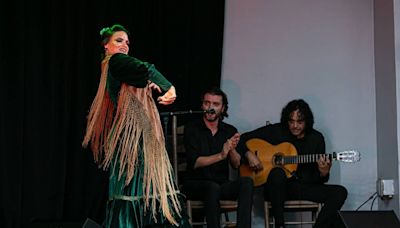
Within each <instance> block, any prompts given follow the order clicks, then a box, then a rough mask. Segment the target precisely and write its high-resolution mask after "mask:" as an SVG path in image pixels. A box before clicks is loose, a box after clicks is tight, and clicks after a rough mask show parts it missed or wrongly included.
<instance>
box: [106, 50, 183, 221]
mask: <svg viewBox="0 0 400 228" xmlns="http://www.w3.org/2000/svg"><path fill="white" fill-rule="evenodd" d="M148 80H150V81H152V82H153V83H155V84H157V85H158V86H159V87H160V88H161V89H162V90H163V91H167V90H168V89H169V88H170V87H171V86H172V84H171V83H170V82H169V81H168V80H167V79H165V78H164V76H162V74H161V73H159V72H158V71H157V70H156V69H155V68H154V65H152V64H149V63H145V62H142V61H140V60H138V59H136V58H133V57H130V56H128V55H124V54H115V55H114V56H112V57H111V58H110V60H109V70H108V77H107V92H108V94H109V95H110V98H111V100H112V101H113V103H114V105H117V101H118V95H119V90H120V88H121V83H127V84H129V85H131V86H134V87H137V88H143V87H145V86H146V85H147V84H148ZM138 149H139V150H138V151H139V152H138V158H137V165H136V166H135V170H134V176H133V178H132V180H131V181H130V182H129V184H128V185H126V183H125V179H126V175H125V173H122V175H121V177H120V178H119V175H120V173H119V172H120V169H119V163H118V162H117V163H114V162H111V164H110V176H109V197H108V198H109V200H108V202H107V211H106V220H105V226H106V227H124V228H125V227H126V228H130V227H147V226H148V227H191V226H190V224H189V222H188V218H187V215H186V210H185V204H184V198H183V195H181V194H180V193H178V197H179V199H180V204H181V207H182V210H181V216H179V215H178V214H174V218H175V220H176V221H177V223H178V226H175V225H173V224H171V223H170V222H169V221H168V220H167V219H166V218H165V217H164V216H163V214H162V213H161V211H160V210H158V209H157V211H158V212H159V213H157V214H156V215H153V214H152V210H151V208H146V206H145V202H144V198H143V196H144V193H143V183H144V182H143V173H144V162H143V150H142V141H141V142H140V143H139V148H138ZM116 156H118V155H116ZM116 156H115V157H114V158H113V161H118V158H117V157H116ZM157 206H158V205H157ZM157 208H158V207H157Z"/></svg>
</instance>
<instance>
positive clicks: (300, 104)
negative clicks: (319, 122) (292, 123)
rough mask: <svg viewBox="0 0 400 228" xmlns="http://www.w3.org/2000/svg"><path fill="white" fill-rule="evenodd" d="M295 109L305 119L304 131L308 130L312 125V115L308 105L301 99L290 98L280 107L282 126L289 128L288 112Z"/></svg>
mask: <svg viewBox="0 0 400 228" xmlns="http://www.w3.org/2000/svg"><path fill="white" fill-rule="evenodd" d="M296 110H299V112H300V115H301V116H300V118H301V119H303V120H305V121H306V126H305V132H306V133H308V132H310V131H311V130H312V129H313V126H314V115H313V113H312V111H311V108H310V106H309V105H308V104H307V102H305V101H304V100H303V99H297V100H292V101H290V102H289V103H288V104H287V105H286V106H285V107H284V108H283V109H282V113H281V124H282V126H283V127H284V128H285V129H286V130H289V119H290V114H291V113H292V112H294V111H296Z"/></svg>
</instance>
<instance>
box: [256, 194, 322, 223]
mask: <svg viewBox="0 0 400 228" xmlns="http://www.w3.org/2000/svg"><path fill="white" fill-rule="evenodd" d="M321 207H322V205H321V204H320V203H316V202H312V201H308V200H288V201H285V205H284V211H285V212H305V211H307V212H311V220H307V221H303V219H301V220H300V221H285V225H303V224H311V225H312V224H314V223H315V221H316V219H317V216H318V213H319V211H320V210H321ZM270 208H271V202H269V201H265V202H264V211H265V227H266V228H269V227H270V225H274V227H275V221H274V218H273V217H272V216H271V217H270V213H269V209H270Z"/></svg>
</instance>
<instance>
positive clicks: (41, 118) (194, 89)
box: [0, 0, 224, 227]
mask: <svg viewBox="0 0 400 228" xmlns="http://www.w3.org/2000/svg"><path fill="white" fill-rule="evenodd" d="M8 5H9V6H8V7H5V5H4V6H3V7H1V9H0V14H1V16H0V17H1V21H2V23H1V27H0V45H1V46H0V66H1V76H0V77H1V84H0V93H1V94H0V97H1V104H2V108H1V112H0V113H1V114H0V123H1V131H0V132H1V133H0V134H1V135H0V140H1V141H0V150H1V153H0V170H1V172H0V178H1V179H0V183H1V188H0V224H1V225H0V226H1V227H22V226H23V225H24V224H29V223H30V222H32V221H35V220H36V221H37V220H65V221H83V220H84V219H86V218H87V217H90V218H92V219H94V220H95V221H97V222H98V223H101V222H102V220H103V219H104V212H105V202H106V200H107V199H106V197H107V184H108V183H107V179H108V177H107V175H108V174H107V172H106V171H102V170H99V169H98V167H97V165H96V164H95V163H94V162H93V158H92V155H91V152H90V151H89V150H88V149H82V147H81V141H82V137H83V133H84V130H85V123H86V115H87V112H88V109H89V106H90V104H91V102H92V100H93V98H94V95H95V93H96V90H97V86H98V81H99V78H100V64H99V63H100V52H101V47H100V45H99V44H100V39H99V38H100V36H99V31H100V30H101V28H102V27H105V26H111V25H112V24H114V23H119V24H122V25H124V26H126V27H127V28H128V29H129V30H130V31H131V43H132V45H131V52H130V54H131V55H133V56H135V57H137V58H139V59H142V60H145V61H148V62H151V63H154V64H155V65H156V67H157V68H158V69H159V70H160V71H161V72H162V73H163V74H164V75H165V76H166V77H167V78H168V79H169V80H170V81H171V82H172V83H173V84H174V85H175V86H176V88H177V94H178V99H177V101H176V103H175V104H174V105H172V106H169V107H161V106H160V107H159V109H160V111H167V112H170V111H178V110H189V109H191V110H198V109H199V107H200V106H199V105H200V101H199V99H200V93H201V91H202V90H203V89H204V88H206V87H210V86H213V85H216V86H219V84H220V73H221V56H222V39H223V24H224V1H223V0H220V1H216V0H208V1H196V0H168V1H159V0H146V1H143V0H138V1H137V0H130V1H126V0H121V1H104V0H86V1H85V0H80V1H77V0H57V1H54V0H49V1H43V0H41V1H40V0H39V1H24V0H13V1H9V3H8Z"/></svg>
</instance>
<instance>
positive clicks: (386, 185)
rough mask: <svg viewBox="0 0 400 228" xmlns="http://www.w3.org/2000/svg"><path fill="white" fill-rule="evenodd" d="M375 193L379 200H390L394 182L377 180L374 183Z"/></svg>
mask: <svg viewBox="0 0 400 228" xmlns="http://www.w3.org/2000/svg"><path fill="white" fill-rule="evenodd" d="M376 192H377V193H378V196H379V197H381V199H391V198H393V195H394V181H393V180H390V179H380V178H379V179H378V180H377V181H376Z"/></svg>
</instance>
